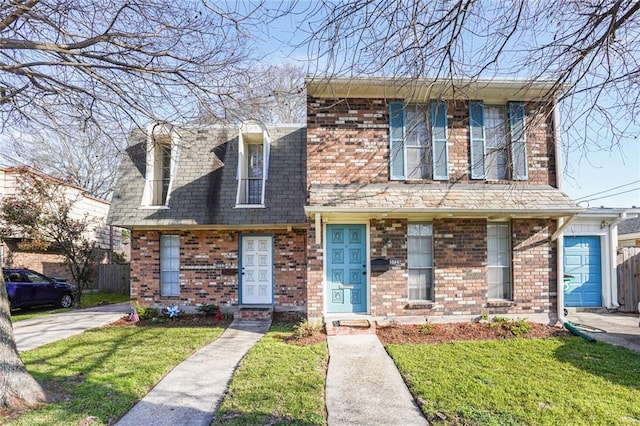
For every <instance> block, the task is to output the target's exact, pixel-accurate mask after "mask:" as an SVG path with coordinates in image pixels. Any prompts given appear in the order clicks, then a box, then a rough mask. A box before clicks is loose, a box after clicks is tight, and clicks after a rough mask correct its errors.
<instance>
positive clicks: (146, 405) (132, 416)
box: [116, 319, 271, 426]
mask: <svg viewBox="0 0 640 426" xmlns="http://www.w3.org/2000/svg"><path fill="white" fill-rule="evenodd" d="M270 326H271V321H270V320H241V319H235V320H233V322H232V323H231V325H230V326H229V328H227V329H226V330H225V332H224V333H223V334H222V336H220V337H219V338H218V339H216V340H215V341H214V342H212V343H210V344H209V345H207V346H205V347H203V348H201V349H200V350H198V351H197V352H196V353H195V354H194V355H192V356H191V357H189V358H187V359H186V360H185V361H183V362H182V363H181V364H179V365H178V366H177V367H175V368H174V369H173V370H172V371H171V372H170V373H169V374H167V375H166V376H165V377H164V378H163V379H162V380H161V381H160V382H159V383H158V384H157V385H156V386H155V387H154V388H153V389H152V390H151V392H149V393H148V394H147V395H146V396H145V397H144V398H142V399H141V400H140V401H139V402H138V403H137V404H136V405H134V406H133V408H132V409H131V410H130V411H129V412H128V413H127V414H125V415H124V417H122V418H121V419H120V421H118V423H116V424H117V425H119V426H128V425H132V426H134V425H135V426H138V425H145V424H153V425H154V426H163V425H167V426H169V425H171V426H173V425H190V426H193V425H209V424H210V423H211V421H212V420H213V418H214V415H215V410H216V408H217V407H218V405H219V404H220V402H221V401H222V398H223V397H224V395H225V393H226V390H227V385H228V383H229V381H230V380H231V377H232V376H233V373H234V372H235V369H236V366H237V365H238V363H239V362H240V360H241V359H242V357H244V355H245V354H246V353H247V351H248V350H249V349H250V348H251V347H252V346H253V345H254V344H255V343H256V342H257V341H258V340H259V339H260V338H261V337H262V336H263V335H264V334H265V333H266V332H267V331H268V330H269V327H270Z"/></svg>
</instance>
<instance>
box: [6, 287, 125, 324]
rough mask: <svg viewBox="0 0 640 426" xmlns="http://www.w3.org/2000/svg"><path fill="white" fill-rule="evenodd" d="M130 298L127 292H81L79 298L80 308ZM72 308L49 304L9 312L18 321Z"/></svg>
mask: <svg viewBox="0 0 640 426" xmlns="http://www.w3.org/2000/svg"><path fill="white" fill-rule="evenodd" d="M129 300H130V298H129V295H128V294H115V293H83V294H82V299H81V300H80V307H81V308H83V309H84V308H93V307H94V306H99V305H104V304H110V303H120V302H128V301H129ZM72 310H73V309H71V308H66V309H61V308H60V309H57V308H52V307H51V306H45V307H37V308H32V309H18V310H15V311H13V312H11V321H13V322H18V321H24V320H26V319H30V318H36V317H41V316H45V315H51V314H60V313H63V312H70V311H72Z"/></svg>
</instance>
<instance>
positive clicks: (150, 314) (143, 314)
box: [135, 303, 160, 320]
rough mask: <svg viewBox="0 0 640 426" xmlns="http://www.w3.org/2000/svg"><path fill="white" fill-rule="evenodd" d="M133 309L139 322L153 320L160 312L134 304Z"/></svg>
mask: <svg viewBox="0 0 640 426" xmlns="http://www.w3.org/2000/svg"><path fill="white" fill-rule="evenodd" d="M135 308H136V310H137V311H138V317H139V318H140V319H141V320H149V319H154V318H158V317H159V316H160V311H159V310H158V309H156V308H152V307H148V306H140V305H139V304H138V303H136V305H135Z"/></svg>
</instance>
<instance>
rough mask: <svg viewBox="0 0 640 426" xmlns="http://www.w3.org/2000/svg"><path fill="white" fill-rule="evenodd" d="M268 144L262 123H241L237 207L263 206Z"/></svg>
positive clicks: (267, 136)
mask: <svg viewBox="0 0 640 426" xmlns="http://www.w3.org/2000/svg"><path fill="white" fill-rule="evenodd" d="M270 146H271V145H270V138H269V133H268V132H267V129H266V127H265V126H264V125H263V124H261V123H258V122H253V121H251V122H246V123H243V125H242V128H241V130H240V134H239V136H238V191H237V195H236V206H237V207H264V196H265V191H264V190H265V183H266V181H267V177H268V176H267V175H268V171H269V150H270Z"/></svg>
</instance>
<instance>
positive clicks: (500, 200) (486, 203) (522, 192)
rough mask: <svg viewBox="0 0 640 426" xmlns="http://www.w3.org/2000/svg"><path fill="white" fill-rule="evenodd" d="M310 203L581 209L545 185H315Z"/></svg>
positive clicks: (352, 206)
mask: <svg viewBox="0 0 640 426" xmlns="http://www.w3.org/2000/svg"><path fill="white" fill-rule="evenodd" d="M309 204H310V206H312V207H311V208H310V209H309V210H311V211H313V207H326V208H331V207H333V208H336V209H362V210H367V209H369V210H376V211H381V210H388V211H390V212H393V211H402V210H405V211H416V212H417V211H456V210H459V211H469V210H476V211H478V212H490V211H495V212H501V211H511V212H515V213H519V212H522V213H527V212H534V211H539V212H558V213H561V212H566V213H572V212H576V213H577V212H579V211H582V210H583V209H581V208H579V207H577V206H576V204H575V203H574V202H573V201H572V200H571V199H570V198H569V197H568V196H567V195H566V194H565V193H563V192H562V191H560V190H558V189H556V188H553V187H551V186H543V185H535V186H534V185H524V184H513V185H502V184H485V183H478V184H456V183H442V184H431V183H430V184H405V183H401V182H390V183H385V184H366V185H358V184H351V185H340V186H339V185H312V186H311V189H310V203H309Z"/></svg>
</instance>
